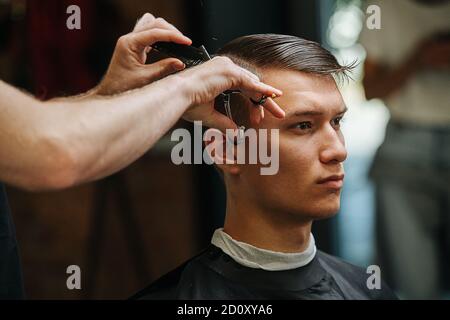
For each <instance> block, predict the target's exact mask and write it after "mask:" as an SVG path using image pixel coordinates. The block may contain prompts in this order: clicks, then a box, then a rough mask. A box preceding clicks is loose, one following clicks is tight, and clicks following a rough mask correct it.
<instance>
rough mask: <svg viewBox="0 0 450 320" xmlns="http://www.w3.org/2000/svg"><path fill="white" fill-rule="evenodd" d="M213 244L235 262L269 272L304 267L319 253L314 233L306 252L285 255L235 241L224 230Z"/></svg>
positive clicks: (215, 238) (216, 235)
mask: <svg viewBox="0 0 450 320" xmlns="http://www.w3.org/2000/svg"><path fill="white" fill-rule="evenodd" d="M211 243H212V244H213V245H215V246H216V247H219V248H220V249H222V251H223V252H225V253H226V254H227V255H229V256H230V257H231V258H232V259H233V260H234V261H236V262H237V263H239V264H241V265H243V266H246V267H249V268H253V269H263V270H268V271H281V270H291V269H296V268H300V267H303V266H305V265H307V264H308V263H310V262H311V261H312V259H314V257H315V255H316V251H317V249H316V244H315V241H314V237H313V235H312V233H311V235H310V238H309V244H308V247H307V248H306V250H305V251H303V252H298V253H297V252H295V253H283V252H276V251H270V250H266V249H261V248H257V247H254V246H252V245H250V244H248V243H245V242H240V241H237V240H235V239H233V238H232V237H231V236H230V235H228V234H227V233H225V232H224V231H223V229H222V228H220V229H217V230H216V231H215V232H214V235H213V237H212V240H211Z"/></svg>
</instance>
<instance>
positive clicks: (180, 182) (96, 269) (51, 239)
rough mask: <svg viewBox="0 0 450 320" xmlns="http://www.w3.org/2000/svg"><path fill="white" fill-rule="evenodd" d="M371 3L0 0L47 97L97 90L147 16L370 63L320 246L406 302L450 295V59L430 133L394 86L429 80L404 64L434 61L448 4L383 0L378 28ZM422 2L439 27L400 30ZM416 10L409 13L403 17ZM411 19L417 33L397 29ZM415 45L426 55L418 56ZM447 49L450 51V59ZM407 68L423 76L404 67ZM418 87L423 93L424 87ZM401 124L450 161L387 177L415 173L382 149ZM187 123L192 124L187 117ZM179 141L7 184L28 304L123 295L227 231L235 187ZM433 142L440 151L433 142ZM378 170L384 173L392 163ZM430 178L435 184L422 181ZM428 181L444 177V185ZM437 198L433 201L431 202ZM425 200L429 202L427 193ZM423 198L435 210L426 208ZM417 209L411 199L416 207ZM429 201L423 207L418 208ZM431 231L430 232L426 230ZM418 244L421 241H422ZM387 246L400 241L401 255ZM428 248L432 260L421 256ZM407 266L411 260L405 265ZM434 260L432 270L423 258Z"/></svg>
mask: <svg viewBox="0 0 450 320" xmlns="http://www.w3.org/2000/svg"><path fill="white" fill-rule="evenodd" d="M371 2H372V1H367V2H366V1H359V0H347V1H344V0H336V1H335V0H315V1H313V0H308V1H299V0H267V1H261V0H247V1H236V0H228V1H223V0H171V1H157V0H145V1H144V0H142V1H126V0H96V1H88V0H70V1H66V0H59V1H58V0H40V1H36V0H0V78H1V79H2V80H3V81H6V82H8V83H10V84H13V85H15V86H16V87H20V88H23V89H24V90H26V91H28V92H30V93H32V94H33V95H35V96H37V97H38V98H40V99H44V100H45V99H50V98H52V97H55V96H65V95H73V94H77V93H81V92H84V91H86V90H88V89H90V88H92V87H93V86H95V85H96V84H97V83H98V82H99V80H100V79H101V77H102V75H103V74H104V72H105V71H106V68H107V66H108V62H109V60H110V57H111V55H112V52H113V49H114V46H115V43H116V41H117V39H118V38H119V37H120V35H123V34H125V33H128V32H130V31H131V30H132V28H133V27H134V24H135V23H136V21H137V19H138V18H139V17H140V16H141V15H143V14H144V13H145V12H150V13H152V14H153V15H155V16H161V17H164V18H165V19H166V20H168V21H169V22H171V23H172V24H174V25H175V26H177V27H178V28H179V29H180V30H181V31H182V32H183V33H185V34H186V35H187V36H189V37H190V38H191V39H193V41H194V45H196V46H199V45H202V44H203V45H205V46H206V48H208V50H209V51H210V52H215V51H216V50H217V49H218V48H220V47H221V46H222V45H223V44H225V43H226V42H228V41H230V40H232V39H234V38H236V37H238V36H241V35H246V34H252V33H284V34H292V35H296V36H301V37H304V38H307V39H310V40H315V41H318V42H320V43H322V44H323V45H324V46H326V47H327V48H328V49H330V50H332V51H333V53H335V54H336V55H337V56H338V58H339V59H340V60H341V61H343V62H351V61H353V60H355V59H357V60H358V62H359V64H358V66H357V68H356V69H355V72H354V74H353V79H354V81H351V82H349V83H345V84H343V86H342V93H343V95H344V98H345V100H346V103H347V104H348V107H349V112H348V117H347V119H346V120H345V122H344V133H345V136H346V141H347V146H348V151H349V157H348V160H347V161H346V164H345V167H346V183H345V188H344V192H343V195H342V208H341V212H340V213H339V214H338V215H337V216H336V217H335V218H333V219H329V220H326V221H320V222H317V223H316V224H315V225H314V231H313V232H314V235H315V238H316V241H317V245H318V248H320V249H321V250H323V251H325V252H328V253H331V254H335V255H338V256H340V257H342V258H344V259H346V260H348V261H350V262H352V263H354V264H357V265H360V266H362V267H367V266H368V265H371V264H375V263H376V264H379V265H380V267H381V271H382V277H383V279H384V280H386V281H387V282H388V283H389V285H391V286H392V287H394V288H395V289H396V290H397V292H398V293H399V294H400V296H401V297H405V298H446V297H447V298H448V297H449V295H448V293H446V292H448V291H446V290H447V287H446V284H448V278H450V277H449V275H450V268H449V267H448V266H449V265H448V258H449V257H450V251H449V248H450V245H449V242H450V241H449V240H448V238H450V236H446V235H448V234H450V212H449V211H450V206H449V198H450V168H449V167H450V145H449V142H450V134H449V132H450V129H449V127H450V106H449V102H450V96H449V92H448V88H449V85H450V82H449V71H448V70H449V69H448V68H447V69H445V68H443V67H442V66H441V65H439V66H438V67H436V68H434V69H433V70H432V71H429V73H433V72H434V75H431V76H430V75H429V74H428V77H429V78H427V79H428V80H426V81H425V82H427V81H428V83H430V82H431V83H434V82H433V81H436V80H433V79H432V80H430V77H431V78H433V77H435V78H436V77H437V78H438V79H439V83H440V85H442V83H444V86H446V87H447V90H445V91H444V90H441V91H435V92H434V93H433V95H430V96H428V98H427V97H424V98H423V99H426V98H427V99H428V100H426V101H427V102H428V103H429V104H430V105H438V107H439V105H440V106H441V108H440V109H439V110H437V111H436V112H441V113H442V114H443V115H437V116H436V118H438V120H439V121H438V120H435V121H434V122H433V119H432V120H429V119H428V120H429V121H428V122H426V125H425V126H421V125H420V124H419V125H418V124H417V122H414V121H411V122H408V121H409V118H408V117H405V119H406V120H405V119H403V118H402V117H401V112H398V110H397V113H396V116H395V119H391V114H392V112H393V111H392V110H390V108H389V106H390V104H389V99H388V98H389V97H390V96H391V95H392V92H391V91H389V89H390V88H395V92H396V93H397V95H398V92H400V93H401V92H402V90H406V89H404V88H405V86H408V83H409V82H411V81H413V80H411V79H413V78H414V77H416V76H415V73H414V75H411V74H412V72H411V73H409V74H408V72H407V71H405V70H404V69H402V68H403V64H402V61H404V60H405V61H406V60H408V63H410V62H411V63H413V64H414V63H416V64H418V62H419V60H420V61H422V58H421V57H422V55H421V54H417V55H416V54H415V52H416V51H420V50H419V49H417V50H416V49H415V48H418V47H420V44H421V43H422V40H426V39H428V38H430V37H434V35H435V34H437V33H438V31H439V32H441V33H442V32H444V33H446V35H448V33H449V31H450V27H449V23H448V21H450V11H449V10H448V9H449V5H448V2H447V1H445V0H443V1H439V0H437V1H436V0H435V1H432V0H430V1H415V0H399V1H395V2H396V3H397V2H398V3H401V4H402V5H405V6H406V7H407V9H404V10H401V7H399V8H397V9H399V11H397V12H396V11H395V10H396V8H388V9H386V10H384V11H383V7H382V5H385V4H386V3H387V2H394V1H390V0H389V1H388V0H384V1H383V0H381V1H376V2H374V3H378V4H379V5H380V7H381V9H382V11H381V14H382V15H381V19H382V20H381V26H382V29H381V30H369V29H368V28H367V24H366V22H367V18H368V17H369V16H370V14H368V13H367V11H366V9H367V7H368V5H370V4H371ZM383 2H384V3H383ZM427 2H428V3H427ZM73 4H76V5H78V6H79V7H80V8H81V23H82V25H81V27H82V28H81V30H68V29H67V28H66V20H67V18H68V14H67V13H66V8H67V7H68V6H69V5H73ZM408 6H410V7H411V6H412V8H410V7H408ZM429 6H430V7H429ZM440 6H441V7H440ZM408 10H410V11H408ZM422 11H424V12H425V13H424V16H425V17H426V18H427V21H428V20H429V21H435V22H436V23H435V24H437V25H434V24H433V23H429V24H433V26H428V23H424V22H417V24H411V23H410V22H409V23H410V24H409V25H408V24H407V23H405V24H404V25H401V23H400V22H401V21H406V20H408V19H409V20H411V19H413V18H415V17H419V18H420V14H422ZM385 13H386V16H384V14H385ZM409 13H410V14H411V15H410V16H409V18H408V17H405V16H404V15H405V14H406V15H407V14H409ZM434 17H435V19H434ZM383 19H384V20H383ZM409 20H408V21H409ZM393 21H396V23H397V24H396V23H392V22H393ZM413 21H414V20H413ZM384 23H385V24H384ZM416 25H421V26H422V28H421V29H424V31H423V32H418V31H417V30H416V29H417V27H416ZM401 26H403V27H404V29H399V28H400V27H401ZM405 26H406V27H405ZM407 26H410V28H408V27H407ZM389 28H392V30H390V29H389ZM441 29H442V30H441ZM395 30H397V31H399V30H400V31H401V32H403V33H402V34H401V36H400V37H397V36H396V35H395V33H393V32H394V31H395ZM425 31H426V32H427V33H426V32H425ZM417 34H419V35H420V36H417ZM414 35H416V36H414ZM414 37H416V38H414ZM388 38H389V40H388ZM410 38H414V41H413V40H411V39H410ZM443 38H444V39H446V40H445V41H446V42H443V43H444V45H443V46H445V43H447V47H448V41H449V39H448V37H446V36H445V34H444V36H443ZM403 40H404V41H405V43H406V42H407V44H405V45H404V46H403V45H401V44H399V43H401V42H402V41H403ZM392 44H394V45H392ZM383 45H385V47H383ZM385 48H387V49H385ZM390 50H392V51H394V52H400V51H402V50H403V52H404V54H403V56H401V57H395V59H394V58H392V59H391V60H389V59H390V57H387V58H386V59H384V56H383V54H384V53H386V52H390ZM408 50H410V51H411V52H412V53H411V54H408ZM435 51H436V52H434V54H435V57H438V60H439V59H441V60H442V64H443V65H445V63H447V64H448V60H449V59H450V58H449V57H450V51H448V49H447V51H444V50H435ZM372 52H373V53H372ZM445 52H448V53H449V55H448V57H447V58H446V59H445ZM423 55H424V56H425V55H426V54H423ZM386 56H389V54H388V53H386ZM372 57H373V59H372ZM411 57H412V58H411ZM366 59H368V61H366ZM424 59H425V58H424ZM431 60H433V59H431ZM434 61H436V59H434ZM396 68H397V69H399V70H397V69H396ZM405 69H406V70H409V69H408V68H406V66H405ZM391 71H392V73H390V72H391ZM394 71H398V72H399V73H400V75H401V76H402V77H400V76H399V75H397V74H394ZM368 72H370V74H369V73H368ZM401 72H404V73H401ZM436 73H437V75H436ZM365 74H366V76H365ZM369 76H370V77H369ZM408 77H409V78H408ZM391 78H392V83H394V84H395V85H394V84H393V85H388V87H389V88H388V89H386V88H379V86H377V83H380V80H381V82H386V84H389V83H390V82H388V80H389V79H391ZM377 79H378V80H377ZM368 80H373V81H368ZM414 81H415V80H414ZM416 82H417V83H418V84H417V83H416V85H418V86H420V81H416ZM374 83H375V85H374ZM364 85H366V88H365V87H364ZM433 87H436V86H433ZM383 90H384V91H383ZM368 93H370V94H368ZM366 98H369V100H367V99H366ZM423 99H422V100H423ZM442 101H444V105H445V106H444V108H442ZM445 101H446V102H445ZM395 103H396V102H394V103H393V104H395ZM436 108H437V107H436ZM430 112H431V113H432V112H433V109H432V108H431V111H429V113H430ZM399 114H400V116H399ZM418 117H419V118H420V115H419V116H418ZM398 119H400V120H399V121H397V120H398ZM403 120H404V121H403ZM418 122H419V123H421V122H420V121H418ZM388 123H390V125H391V126H394V125H396V124H397V123H402V124H403V125H405V126H406V128H407V129H404V131H402V132H403V133H402V134H403V136H402V137H406V138H405V139H406V140H404V141H405V142H404V144H403V142H401V141H403V140H399V139H400V138H399V133H398V131H395V130H394V129H391V131H390V132H394V131H395V132H394V133H395V134H392V135H394V140H395V139H397V140H395V142H396V143H400V144H401V145H407V144H408V143H411V144H412V146H413V147H410V148H406V149H407V150H406V151H405V152H406V153H407V154H408V152H410V151H411V150H413V149H414V150H415V149H422V150H423V152H424V153H428V152H431V153H434V154H437V153H438V154H439V157H437V158H436V157H435V158H433V159H434V160H433V161H432V162H431V164H429V165H428V166H427V167H426V168H425V167H421V165H422V164H423V163H424V161H423V158H420V156H421V155H420V154H419V155H417V154H415V153H414V152H410V153H409V154H408V158H409V157H411V158H414V157H416V159H418V160H417V161H418V163H419V165H417V163H413V164H412V167H411V166H410V167H409V171H407V170H406V171H405V173H404V175H400V174H399V175H397V176H395V179H394V180H389V179H387V178H386V177H388V178H389V177H392V175H391V174H390V172H389V170H393V171H395V172H397V173H398V172H399V170H398V168H397V167H396V166H395V165H396V164H397V163H400V167H401V168H404V167H406V165H405V166H404V165H403V164H404V162H402V160H401V159H400V160H399V159H398V157H397V158H396V155H395V154H389V152H381V153H382V155H383V156H377V154H378V155H379V154H380V151H379V150H382V149H381V148H379V147H380V145H382V143H383V141H385V136H386V135H385V132H386V127H388V128H389V126H390V125H388ZM176 127H185V128H189V129H192V127H191V125H190V124H188V123H185V122H183V121H180V122H179V123H178V124H177V125H176ZM411 128H418V129H417V130H415V131H414V132H419V133H421V134H419V136H417V137H411V135H408V134H407V132H408V131H405V130H409V129H411ZM436 132H437V133H436ZM435 133H436V134H435ZM436 135H437V136H438V137H439V138H438V139H437V140H435V138H434V137H435V136H436ZM169 137H170V133H169V134H168V135H167V136H166V137H165V138H163V139H162V140H161V141H160V142H159V143H158V144H157V146H156V147H155V148H153V149H152V150H151V151H150V152H149V153H147V154H146V155H145V156H144V157H142V158H141V159H139V160H138V161H137V162H135V163H134V164H132V165H131V166H130V167H128V168H127V169H125V170H123V171H122V172H119V173H118V174H116V175H114V176H113V177H110V178H108V179H105V180H103V181H100V182H96V183H92V184H89V185H85V186H81V187H77V188H74V189H71V190H67V191H63V192H57V193H40V194H31V193H27V192H23V191H20V190H17V189H14V188H12V187H9V188H8V195H9V199H10V205H11V209H12V211H13V215H14V219H15V223H16V229H17V236H18V241H19V244H20V249H21V254H22V263H23V268H24V278H25V289H26V293H27V297H28V298H31V299H79V298H86V299H124V298H127V297H129V296H130V295H132V294H133V293H135V292H136V291H138V290H139V289H141V288H143V287H144V286H146V285H147V284H148V283H150V282H151V281H153V280H155V279H156V278H158V277H159V276H161V275H162V274H164V273H166V272H168V271H170V270H171V269H173V268H174V267H176V266H178V265H179V264H180V263H182V262H183V261H185V260H186V259H188V258H190V257H191V256H193V255H194V254H195V253H196V252H198V251H200V250H201V249H202V248H203V247H205V246H206V245H207V244H208V243H209V240H210V237H211V235H212V233H213V231H214V230H215V229H216V228H217V227H220V226H221V225H222V221H223V217H224V211H225V207H224V204H225V198H224V187H223V185H222V182H221V180H220V178H219V176H218V175H217V173H216V171H215V170H214V168H213V167H211V166H207V165H185V166H176V165H174V164H172V162H171V161H170V151H171V147H172V144H171V142H170V138H169ZM389 137H390V136H389ZM424 137H425V138H424ZM389 139H390V138H389ZM389 139H387V138H386V141H385V142H384V144H387V143H388V142H389V141H391V140H389ZM388 140H389V141H388ZM398 141H400V142H398ZM436 141H437V142H436ZM422 144H423V145H422ZM431 146H432V147H433V148H434V149H432V150H431V149H430V150H429V149H428V148H429V147H430V148H431ZM390 148H391V149H392V147H390ZM387 149H389V148H387ZM394 149H395V148H394ZM377 150H378V151H377ZM383 150H384V149H383ZM389 150H390V149H389ZM402 152H403V151H400V153H402ZM386 154H389V155H390V156H391V158H389V156H387V155H386ZM402 154H405V153H402ZM374 159H375V160H374ZM375 162H376V163H375ZM378 163H382V164H383V166H384V167H383V166H382V167H381V169H380V168H379V167H380V166H381V165H378ZM390 164H392V166H391V165H390ZM400 171H401V170H400ZM421 171H423V175H425V176H427V179H428V180H427V183H428V182H429V184H430V185H432V187H428V185H427V184H424V183H422V182H423V181H421V180H420V179H419V178H420V177H422V173H420V172H421ZM377 172H384V174H385V175H384V176H383V174H376V173H377ZM405 176H406V177H411V176H413V177H417V179H415V180H414V181H413V182H412V184H413V185H414V184H417V185H419V186H421V188H422V189H421V188H420V187H418V188H417V189H414V192H416V193H417V194H416V195H414V193H413V195H412V196H411V193H407V192H405V191H404V190H403V189H401V188H400V187H399V186H404V185H408V186H410V185H411V180H407V179H406V180H405ZM430 177H436V178H435V179H434V180H433V181H431V182H430V181H429V180H432V179H431V178H430ZM386 179H387V180H386ZM383 186H385V187H383ZM394 186H395V187H396V188H397V189H395V188H394ZM393 188H394V189H393ZM386 190H394V191H392V192H391V191H389V192H386ZM395 190H396V191H395ZM402 190H403V191H402ZM430 190H431V191H430ZM395 192H398V193H396V196H395V197H394V199H393V200H389V199H387V197H386V196H387V195H386V193H388V194H389V195H393V194H394V193H395ZM402 192H404V193H402ZM427 192H432V194H431V195H429V196H427V195H426V194H427ZM421 195H422V196H424V198H423V199H424V200H420V199H422V198H420V197H421ZM410 197H412V200H411V198H410ZM398 199H403V200H404V201H403V202H404V205H403V206H401V204H397V202H399V201H397V200H398ZM414 199H415V200H414ZM415 201H418V202H419V203H417V204H416V203H415ZM424 202H425V203H429V204H430V205H429V206H426V207H423V208H422V207H421V204H423V203H424ZM405 203H406V204H408V205H410V207H407V206H406V207H405ZM386 204H387V205H386ZM392 207H394V208H392ZM419 207H420V208H419ZM381 208H384V209H383V210H381ZM415 208H419V209H417V212H418V213H415V212H416V211H415ZM380 211H382V212H380ZM396 212H402V214H403V215H402V217H403V218H404V219H406V220H402V219H403V218H402V217H399V218H398V220H391V221H390V222H387V220H386V218H385V217H386V216H396ZM409 212H412V214H411V216H408V214H409ZM418 215H419V216H420V217H421V218H418V217H417V216H418ZM405 216H406V218H405ZM380 217H384V218H382V219H380ZM417 219H419V221H421V220H420V219H424V220H426V221H428V220H429V219H431V220H432V223H429V224H427V223H426V222H425V223H418V225H419V227H417V225H415V226H413V227H411V228H410V229H408V230H406V229H402V228H407V225H408V223H405V222H404V221H416V220H417ZM386 225H388V226H390V227H388V228H387V227H386ZM422 225H426V226H428V227H427V228H428V229H426V230H422V228H421V227H420V226H422ZM393 235H395V236H396V237H397V238H395V237H393ZM411 239H419V240H420V242H419V244H418V245H417V244H416V243H414V241H410V240H411ZM419 240H418V241H419ZM393 243H394V244H398V245H393ZM401 243H404V246H403V247H402V246H400V244H401ZM424 243H426V245H423V244H424ZM382 244H384V245H386V244H387V245H388V247H389V248H390V250H388V251H389V252H388V251H385V250H384V249H383V248H385V247H383V245H382ZM422 245H423V246H422ZM405 248H406V249H405ZM422 252H428V253H429V252H433V253H434V255H433V256H429V255H425V256H421V253H422ZM380 253H381V254H380ZM402 254H404V255H402ZM407 254H408V255H407ZM405 256H406V258H404V257H405ZM409 257H413V258H411V259H410V258H409ZM414 257H415V258H414ZM433 259H434V260H433ZM398 260H400V262H402V261H403V264H402V263H397V264H395V263H392V261H398ZM424 260H426V261H429V262H430V263H425V264H424V263H421V261H422V262H423V261H424ZM431 260H433V261H431ZM69 265H79V266H80V267H81V270H82V290H74V291H70V290H68V289H67V288H66V279H67V274H66V268H67V267H68V266H69ZM399 270H400V271H399ZM402 274H403V275H406V276H407V278H405V277H406V276H405V277H402V276H401V275H402ZM385 275H386V277H385Z"/></svg>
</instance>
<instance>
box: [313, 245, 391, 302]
mask: <svg viewBox="0 0 450 320" xmlns="http://www.w3.org/2000/svg"><path fill="white" fill-rule="evenodd" d="M317 258H318V260H319V263H320V264H321V265H322V267H323V268H324V269H325V270H326V271H327V272H328V273H329V274H331V276H332V277H333V278H334V279H335V281H336V282H337V284H338V286H339V287H340V288H341V289H343V290H344V291H345V290H346V289H348V288H352V290H350V291H351V292H360V293H362V294H363V295H366V296H367V298H369V299H381V300H392V299H394V300H395V299H398V298H397V296H396V295H395V293H394V292H393V291H392V290H391V289H390V288H389V286H388V285H387V284H386V283H385V282H384V281H383V280H382V278H381V279H380V284H381V288H380V289H369V287H368V284H367V283H368V280H369V278H370V277H371V275H372V273H371V272H368V270H367V269H365V268H362V267H359V266H356V265H354V264H351V263H349V262H347V261H345V260H343V259H341V258H338V257H336V256H333V255H330V254H328V253H325V252H323V251H320V250H318V251H317ZM380 277H381V275H380ZM360 298H362V297H360Z"/></svg>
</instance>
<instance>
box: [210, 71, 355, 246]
mask: <svg viewBox="0 0 450 320" xmlns="http://www.w3.org/2000/svg"><path fill="white" fill-rule="evenodd" d="M262 79H264V81H265V82H266V83H268V84H270V85H272V86H275V87H277V88H280V89H281V90H282V91H283V96H282V97H280V98H278V99H277V103H278V104H279V105H280V107H281V108H282V109H283V110H284V111H285V113H286V117H285V118H284V119H277V118H275V117H273V116H271V115H270V114H268V115H267V116H265V117H264V119H263V120H262V121H261V122H260V123H259V124H258V123H257V122H256V121H252V127H254V128H256V129H279V157H280V158H279V171H278V173H277V174H276V175H272V176H271V175H266V176H264V175H261V174H260V167H261V166H260V165H251V164H222V165H219V167H220V169H221V170H222V171H223V173H224V179H225V184H226V189H227V212H226V219H225V225H224V230H225V232H227V233H228V234H229V235H231V236H232V237H233V238H234V239H236V240H239V241H243V242H246V243H249V244H252V245H254V246H256V247H259V248H264V249H268V250H273V251H278V252H301V251H303V250H305V248H306V247H307V245H308V241H309V237H310V231H311V225H312V222H313V221H314V220H318V219H323V218H327V217H330V216H333V215H334V214H335V213H336V212H337V211H338V210H339V206H340V195H341V188H342V182H343V175H344V167H343V162H344V160H345V159H346V157H347V151H346V148H345V141H344V136H343V134H342V132H341V130H340V121H341V119H342V117H343V115H344V113H345V111H346V106H345V104H344V101H343V99H342V96H341V94H340V92H339V90H338V88H337V86H336V83H335V81H334V79H333V78H332V77H331V76H317V75H311V74H305V73H302V72H297V71H286V70H265V71H264V72H263V76H262ZM268 143H270V134H269V141H268ZM333 175H336V176H338V177H337V181H332V182H328V183H319V181H320V180H322V179H324V178H327V177H330V176H333ZM339 180H340V181H339Z"/></svg>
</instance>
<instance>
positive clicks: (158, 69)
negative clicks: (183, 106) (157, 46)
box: [145, 58, 185, 81]
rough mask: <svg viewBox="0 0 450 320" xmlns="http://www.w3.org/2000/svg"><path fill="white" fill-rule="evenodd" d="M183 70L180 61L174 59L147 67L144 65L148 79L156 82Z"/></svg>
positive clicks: (182, 64)
mask: <svg viewBox="0 0 450 320" xmlns="http://www.w3.org/2000/svg"><path fill="white" fill-rule="evenodd" d="M184 68H185V65H184V63H183V62H181V61H180V60H178V59H175V58H167V59H163V60H160V61H158V62H155V63H152V64H149V65H145V72H146V76H147V77H148V79H151V80H152V81H156V80H158V79H162V78H164V77H166V76H168V75H170V74H172V73H174V72H177V71H181V70H183V69H184Z"/></svg>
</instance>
